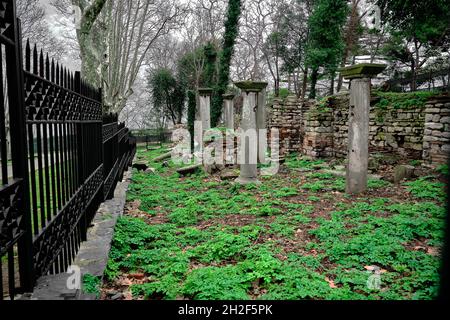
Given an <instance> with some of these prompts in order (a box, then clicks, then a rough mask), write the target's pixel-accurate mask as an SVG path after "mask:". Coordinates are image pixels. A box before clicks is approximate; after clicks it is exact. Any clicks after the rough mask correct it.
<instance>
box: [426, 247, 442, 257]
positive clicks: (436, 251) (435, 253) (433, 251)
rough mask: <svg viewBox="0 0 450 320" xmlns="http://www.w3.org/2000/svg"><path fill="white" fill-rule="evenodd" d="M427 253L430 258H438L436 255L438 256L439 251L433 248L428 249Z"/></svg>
mask: <svg viewBox="0 0 450 320" xmlns="http://www.w3.org/2000/svg"><path fill="white" fill-rule="evenodd" d="M427 253H428V254H429V255H432V256H438V255H439V249H438V248H435V247H429V248H428V249H427Z"/></svg>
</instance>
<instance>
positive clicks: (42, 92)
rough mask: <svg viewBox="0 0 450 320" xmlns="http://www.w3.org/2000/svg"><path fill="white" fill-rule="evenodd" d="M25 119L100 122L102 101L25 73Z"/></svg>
mask: <svg viewBox="0 0 450 320" xmlns="http://www.w3.org/2000/svg"><path fill="white" fill-rule="evenodd" d="M25 87H26V88H27V90H26V92H25V94H26V96H25V105H26V111H27V119H28V121H48V120H56V121H100V120H102V108H101V104H100V103H99V102H97V101H94V100H92V99H90V98H87V97H83V96H81V95H80V94H78V93H75V92H73V91H71V90H69V89H65V88H63V87H61V86H58V85H55V84H53V83H51V82H50V81H48V80H45V79H42V78H40V77H39V76H36V75H34V74H31V73H29V72H25Z"/></svg>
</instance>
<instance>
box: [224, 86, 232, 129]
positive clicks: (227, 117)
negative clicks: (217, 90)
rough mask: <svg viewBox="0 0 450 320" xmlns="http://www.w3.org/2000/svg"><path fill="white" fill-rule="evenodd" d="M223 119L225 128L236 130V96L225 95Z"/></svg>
mask: <svg viewBox="0 0 450 320" xmlns="http://www.w3.org/2000/svg"><path fill="white" fill-rule="evenodd" d="M223 99H224V106H223V119H224V123H225V128H227V129H231V130H234V101H233V99H234V94H232V93H228V94H224V95H223Z"/></svg>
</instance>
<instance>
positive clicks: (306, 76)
mask: <svg viewBox="0 0 450 320" xmlns="http://www.w3.org/2000/svg"><path fill="white" fill-rule="evenodd" d="M307 88H308V68H305V72H303V83H302V99H303V100H304V99H305V96H306V89H307Z"/></svg>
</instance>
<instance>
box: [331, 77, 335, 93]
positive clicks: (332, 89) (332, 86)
mask: <svg viewBox="0 0 450 320" xmlns="http://www.w3.org/2000/svg"><path fill="white" fill-rule="evenodd" d="M334 77H335V73H334V72H333V73H332V74H331V80H330V96H332V95H333V94H334Z"/></svg>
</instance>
